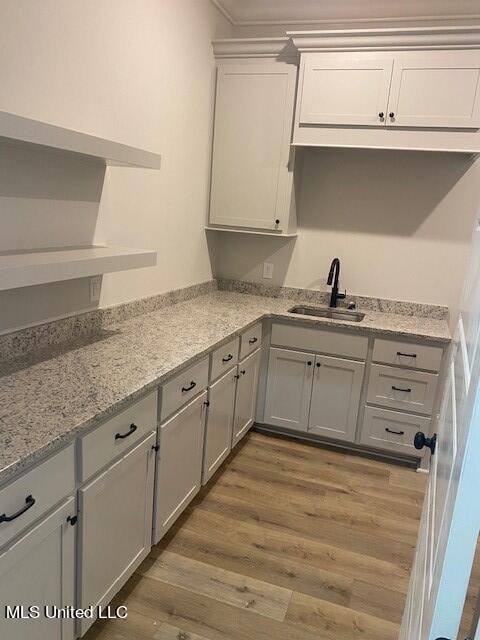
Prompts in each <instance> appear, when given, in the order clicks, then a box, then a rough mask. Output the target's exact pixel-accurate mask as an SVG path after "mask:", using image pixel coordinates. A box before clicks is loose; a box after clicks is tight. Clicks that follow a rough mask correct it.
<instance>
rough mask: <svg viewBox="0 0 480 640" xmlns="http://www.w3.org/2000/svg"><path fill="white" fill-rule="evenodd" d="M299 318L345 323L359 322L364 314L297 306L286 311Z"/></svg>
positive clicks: (346, 310) (327, 308)
mask: <svg viewBox="0 0 480 640" xmlns="http://www.w3.org/2000/svg"><path fill="white" fill-rule="evenodd" d="M288 312H289V313H296V314H297V315H301V316H315V317H317V318H331V319H332V320H344V321H346V322H361V321H362V320H363V319H364V317H365V314H364V313H360V312H358V311H349V310H348V309H331V308H330V307H308V306H306V305H297V306H295V307H292V308H291V309H289V310H288Z"/></svg>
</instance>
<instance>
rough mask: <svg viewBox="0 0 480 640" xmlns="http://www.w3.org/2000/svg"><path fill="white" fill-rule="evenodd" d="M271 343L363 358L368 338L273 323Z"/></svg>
mask: <svg viewBox="0 0 480 640" xmlns="http://www.w3.org/2000/svg"><path fill="white" fill-rule="evenodd" d="M272 345H278V346H282V347H291V348H293V349H303V350H305V351H320V352H321V353H328V354H331V355H334V356H335V355H337V356H344V357H346V358H358V359H359V360H365V358H366V357H367V347H368V338H367V337H365V336H352V335H349V334H348V333H338V332H335V331H325V330H322V329H316V328H314V327H299V326H297V325H288V324H274V325H273V326H272Z"/></svg>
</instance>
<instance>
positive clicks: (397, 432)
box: [385, 427, 405, 436]
mask: <svg viewBox="0 0 480 640" xmlns="http://www.w3.org/2000/svg"><path fill="white" fill-rule="evenodd" d="M385 431H386V432H387V433H394V434H395V435H396V436H404V435H405V431H394V430H393V429H389V428H388V427H385Z"/></svg>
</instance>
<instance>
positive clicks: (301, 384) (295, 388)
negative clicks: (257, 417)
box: [264, 348, 315, 431]
mask: <svg viewBox="0 0 480 640" xmlns="http://www.w3.org/2000/svg"><path fill="white" fill-rule="evenodd" d="M314 360H315V356H314V355H312V354H310V353H301V352H299V351H288V350H286V349H273V348H272V349H270V356H269V359H268V378H267V395H266V399H265V414H264V421H265V422H266V423H267V424H271V425H275V426H278V427H285V428H286V429H295V430H296V431H307V428H308V414H309V410H310V397H311V395H312V380H313V362H314Z"/></svg>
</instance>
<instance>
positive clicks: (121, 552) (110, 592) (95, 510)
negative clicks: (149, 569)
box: [45, 433, 155, 640]
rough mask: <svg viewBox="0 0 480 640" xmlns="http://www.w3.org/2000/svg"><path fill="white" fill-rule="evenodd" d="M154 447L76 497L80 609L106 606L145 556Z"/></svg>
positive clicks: (146, 445) (143, 448)
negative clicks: (77, 504) (78, 537)
mask: <svg viewBox="0 0 480 640" xmlns="http://www.w3.org/2000/svg"><path fill="white" fill-rule="evenodd" d="M154 446H155V433H152V434H151V435H150V436H149V437H147V438H146V439H145V440H143V441H142V442H141V443H140V444H139V445H137V446H136V447H135V448H134V449H133V450H132V451H130V452H129V453H127V454H126V455H124V456H123V457H122V458H120V460H118V461H117V462H115V463H114V464H112V465H111V466H110V467H109V468H108V469H107V470H106V471H104V472H103V473H102V474H101V475H100V476H98V477H97V478H95V479H94V480H93V481H92V482H90V483H88V484H87V485H86V486H84V487H83V488H81V489H80V491H79V513H80V517H79V523H80V529H79V536H80V554H79V556H80V561H79V576H78V577H79V606H80V607H82V608H83V607H88V606H90V605H93V606H94V607H95V606H97V605H100V606H103V605H106V604H108V603H109V602H110V600H111V599H112V597H113V596H114V595H115V594H116V593H117V592H118V591H119V589H120V588H121V587H122V586H123V584H124V583H125V582H126V581H127V579H128V578H129V577H130V576H131V574H132V573H133V571H134V570H135V569H136V568H137V566H138V565H139V564H140V563H141V562H142V560H143V559H144V558H145V557H146V556H147V555H148V553H149V551H150V548H151V539H152V537H151V532H152V508H153V485H154V472H155V452H154V450H153V447H154ZM92 623H93V620H82V621H81V624H80V634H81V635H83V634H84V633H85V632H86V631H87V629H88V628H89V627H90V626H91V624H92ZM45 637H46V636H45ZM49 640H50V638H49Z"/></svg>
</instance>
